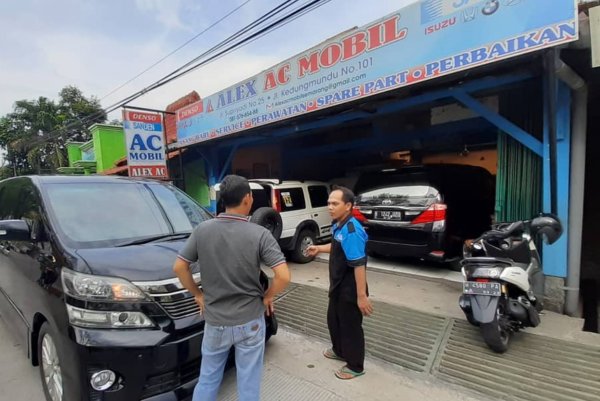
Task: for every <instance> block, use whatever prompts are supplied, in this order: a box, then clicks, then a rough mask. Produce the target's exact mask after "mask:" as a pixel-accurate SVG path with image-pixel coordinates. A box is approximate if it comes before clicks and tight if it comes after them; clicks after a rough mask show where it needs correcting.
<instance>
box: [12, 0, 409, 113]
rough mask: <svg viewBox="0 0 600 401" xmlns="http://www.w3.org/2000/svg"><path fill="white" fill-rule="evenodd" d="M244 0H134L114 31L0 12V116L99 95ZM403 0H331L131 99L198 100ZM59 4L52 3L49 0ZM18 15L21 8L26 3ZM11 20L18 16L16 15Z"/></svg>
mask: <svg viewBox="0 0 600 401" xmlns="http://www.w3.org/2000/svg"><path fill="white" fill-rule="evenodd" d="M243 1H244V0H238V1H237V2H235V3H234V2H229V1H228V2H224V1H222V0H205V1H203V2H202V3H200V4H198V3H195V2H190V1H183V0H176V1H167V0H164V1H163V0H136V2H135V6H136V7H137V9H134V10H133V11H131V10H130V11H128V13H129V14H132V17H131V18H130V20H131V25H130V26H127V24H125V25H115V26H114V27H116V28H115V29H113V27H107V26H106V25H105V24H99V25H98V26H90V25H93V24H83V25H81V26H69V27H68V28H69V29H66V28H65V29H62V28H63V27H62V26H61V25H60V24H50V25H46V26H40V25H39V24H30V25H28V26H27V27H21V28H19V26H20V23H18V22H11V19H10V18H8V17H6V18H2V16H0V22H2V23H5V24H9V23H10V25H7V27H6V30H5V36H4V37H3V38H0V47H2V49H3V50H4V53H3V57H2V58H0V70H2V71H3V73H2V74H0V115H3V114H6V113H8V112H10V111H11V110H12V103H13V102H14V101H15V100H19V99H24V98H26V99H32V98H37V97H38V96H41V95H43V96H47V97H49V98H56V97H57V95H58V92H59V91H60V89H62V88H63V87H64V86H66V85H76V86H78V87H79V88H80V89H81V90H82V91H83V93H84V94H85V95H86V96H90V95H96V96H98V97H102V96H104V95H106V94H107V93H108V92H110V91H111V90H112V89H114V88H115V87H117V86H119V85H121V84H122V83H123V82H125V81H127V80H128V79H130V78H132V77H133V76H135V75H137V74H138V73H139V72H141V71H142V70H144V69H146V68H147V67H148V66H149V65H151V64H153V63H154V62H155V61H157V60H158V59H160V58H162V57H163V56H164V55H166V54H168V53H170V52H171V51H172V50H174V49H175V48H176V47H178V46H179V45H181V43H183V42H185V40H187V39H189V38H190V37H191V36H193V35H192V34H190V32H189V31H188V30H189V29H190V27H193V34H196V33H198V32H200V31H201V30H202V29H203V28H204V27H206V26H208V24H209V23H212V22H214V21H216V20H217V19H218V18H220V17H221V16H223V15H224V14H225V13H227V12H229V11H230V10H232V9H233V8H234V7H235V6H236V5H239V4H241V3H242V2H243ZM409 2H411V0H394V1H391V0H377V1H375V0H373V2H372V3H369V7H366V6H365V3H363V2H362V1H361V0H336V1H332V2H330V3H328V4H326V5H325V6H323V7H321V8H319V9H317V10H316V11H313V12H311V13H309V14H307V15H305V16H303V17H302V18H299V19H297V20H295V21H293V22H291V23H290V24H288V25H286V26H284V27H282V28H281V29H279V30H277V31H275V32H273V33H271V34H269V35H267V36H265V37H263V38H261V39H259V40H257V41H256V42H254V43H252V44H250V45H248V46H247V47H244V48H243V49H241V50H238V51H236V52H234V53H232V54H230V55H227V56H226V57H224V58H222V59H220V60H217V61H215V62H214V63H212V64H210V65H208V66H206V67H203V68H201V69H199V70H197V71H195V72H193V73H191V74H189V75H187V76H185V77H182V78H180V79H178V80H176V81H174V82H172V83H170V84H168V85H166V86H165V87H163V88H160V89H158V90H156V91H153V92H151V93H149V94H147V95H145V96H143V97H142V98H140V99H138V100H136V101H134V102H133V104H135V105H138V106H142V107H152V108H159V109H161V108H164V107H166V105H168V104H169V103H171V102H173V101H174V100H176V99H178V98H180V97H182V96H184V95H185V94H187V93H189V92H191V91H192V90H196V91H197V92H198V93H199V94H200V96H202V97H206V96H208V95H211V94H213V93H215V92H217V91H219V90H221V89H224V88H226V87H228V86H231V85H233V84H235V83H237V82H239V81H242V80H244V79H246V78H248V77H251V76H253V75H255V74H258V73H259V72H260V71H262V70H264V69H266V68H268V67H271V66H272V65H275V64H277V63H279V62H281V61H283V60H285V59H287V58H289V57H291V56H293V55H295V54H297V53H299V52H301V51H303V50H305V49H308V48H310V47H312V46H314V45H316V44H318V43H320V42H321V41H323V40H325V39H326V38H328V37H330V36H332V35H335V34H337V33H339V32H341V31H343V30H346V29H348V28H351V27H352V26H355V25H358V26H360V25H363V24H366V23H368V22H370V21H372V20H375V19H377V18H380V17H382V16H384V15H386V14H387V13H389V12H391V11H394V10H396V9H399V8H401V7H403V6H404V5H406V4H407V3H409ZM62 3H64V2H63V1H61V0H57V4H62ZM276 4H279V2H277V1H275V0H262V2H261V0H252V1H251V2H250V3H248V4H247V5H245V6H244V7H242V8H241V9H240V11H239V12H237V13H236V14H235V15H233V16H232V18H231V19H228V20H227V21H226V22H225V23H223V24H220V25H219V26H217V27H216V28H215V29H214V30H211V31H210V32H209V33H208V34H207V35H204V36H203V37H202V38H199V40H196V41H194V42H192V43H191V44H190V45H189V46H186V48H184V49H182V50H181V51H180V52H178V53H176V54H175V55H174V56H173V57H170V58H169V59H167V60H165V62H163V63H161V64H160V65H159V66H157V67H156V68H155V69H153V70H151V71H150V72H148V73H146V74H144V75H143V76H142V77H140V78H139V79H137V80H135V81H134V82H133V83H131V84H128V85H127V86H125V87H124V88H123V89H121V90H120V91H119V92H117V93H115V94H114V95H112V96H110V97H109V98H107V99H105V100H104V101H103V102H102V104H103V106H109V105H111V104H113V103H114V102H116V101H118V100H120V99H122V98H125V97H126V96H128V95H130V94H132V93H134V92H136V91H138V90H140V89H141V88H143V87H145V86H147V85H148V84H150V83H152V82H154V81H155V80H156V79H158V78H160V77H162V76H164V75H166V74H167V73H168V72H170V71H173V70H174V69H176V68H177V67H179V66H180V65H182V64H183V63H184V62H186V61H188V60H190V59H191V58H192V57H194V56H196V55H198V54H200V53H201V52H202V51H204V50H205V49H207V48H208V47H210V46H211V45H213V44H215V43H217V42H219V41H220V40H222V39H224V38H225V37H226V36H228V35H230V34H231V33H233V32H234V31H235V30H237V29H240V28H241V27H242V26H244V25H246V24H248V23H249V22H250V21H251V20H253V19H255V18H257V17H258V15H262V14H263V13H264V12H265V11H266V10H267V9H269V8H271V7H273V6H274V5H276ZM63 6H64V4H63ZM71 6H73V4H71ZM57 7H58V6H57ZM96 7H99V6H98V5H97V6H96ZM107 7H108V6H107ZM124 7H125V6H124ZM1 9H2V8H1V7H0V10H1ZM72 9H73V15H71V16H70V18H71V19H72V20H73V21H75V20H77V18H79V16H78V14H77V11H78V8H77V7H74V6H73V8H72ZM136 10H137V14H138V15H136ZM109 11H111V12H116V11H115V10H112V9H110V10H109ZM21 13H22V14H23V15H28V14H27V13H28V12H27V10H25V9H24V10H21ZM6 15H7V14H5V16H6ZM12 19H13V20H15V21H17V18H16V17H15V18H12ZM152 21H155V22H156V21H157V22H158V23H159V24H160V26H159V29H155V28H154V27H153V25H152ZM135 34H137V36H135V37H134V35H135ZM112 117H114V118H120V115H119V114H118V113H117V115H113V116H111V118H112Z"/></svg>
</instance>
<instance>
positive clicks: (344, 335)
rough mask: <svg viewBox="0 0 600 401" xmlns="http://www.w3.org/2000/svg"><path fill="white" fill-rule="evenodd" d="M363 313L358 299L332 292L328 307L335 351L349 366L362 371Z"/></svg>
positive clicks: (329, 324)
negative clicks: (347, 297)
mask: <svg viewBox="0 0 600 401" xmlns="http://www.w3.org/2000/svg"><path fill="white" fill-rule="evenodd" d="M362 320H363V315H362V313H361V311H360V309H358V305H357V303H356V300H354V301H348V300H346V299H344V298H343V297H340V296H338V295H336V294H332V295H331V296H330V297H329V307H328V308H327V326H328V327H329V336H330V337H331V344H332V348H333V352H335V354H336V355H338V356H340V357H342V358H343V359H344V360H345V361H346V363H347V365H348V367H349V368H350V369H352V370H353V371H355V372H362V371H363V370H364V363H365V335H364V332H363V328H362Z"/></svg>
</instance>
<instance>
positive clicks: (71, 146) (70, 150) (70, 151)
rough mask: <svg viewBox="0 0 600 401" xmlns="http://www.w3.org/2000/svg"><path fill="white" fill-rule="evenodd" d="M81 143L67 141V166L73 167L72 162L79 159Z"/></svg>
mask: <svg viewBox="0 0 600 401" xmlns="http://www.w3.org/2000/svg"><path fill="white" fill-rule="evenodd" d="M81 145H83V142H69V143H67V157H68V158H69V167H73V163H75V162H76V161H78V160H81V156H82V155H81Z"/></svg>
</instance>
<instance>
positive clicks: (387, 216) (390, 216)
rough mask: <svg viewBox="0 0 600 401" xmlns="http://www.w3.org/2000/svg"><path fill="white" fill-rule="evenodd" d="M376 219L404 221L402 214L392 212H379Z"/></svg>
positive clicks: (376, 213)
mask: <svg viewBox="0 0 600 401" xmlns="http://www.w3.org/2000/svg"><path fill="white" fill-rule="evenodd" d="M375 217H376V218H379V219H382V220H402V212H400V211H392V210H378V211H376V212H375Z"/></svg>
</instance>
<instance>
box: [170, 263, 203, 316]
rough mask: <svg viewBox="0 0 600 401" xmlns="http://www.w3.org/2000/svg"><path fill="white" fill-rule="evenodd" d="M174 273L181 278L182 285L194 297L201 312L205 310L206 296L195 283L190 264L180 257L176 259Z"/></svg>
mask: <svg viewBox="0 0 600 401" xmlns="http://www.w3.org/2000/svg"><path fill="white" fill-rule="evenodd" d="M173 271H174V272H175V275H176V276H177V278H179V281H180V282H181V285H183V287H184V288H185V289H186V290H188V291H189V292H190V293H191V294H192V295H193V296H194V299H195V300H196V303H197V304H198V307H199V308H200V312H202V311H203V310H204V294H203V293H202V290H201V289H200V288H198V285H196V282H195V281H194V277H193V276H192V271H191V270H190V262H188V261H187V260H183V259H181V258H180V257H178V258H176V259H175V263H174V264H173Z"/></svg>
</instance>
